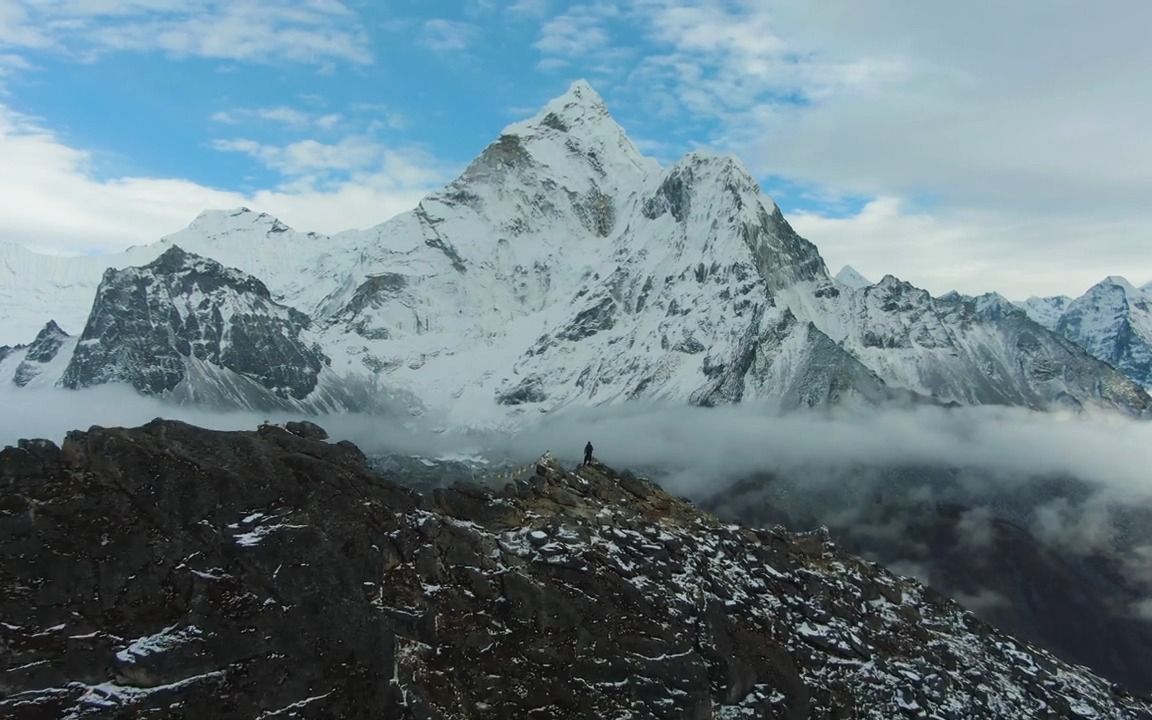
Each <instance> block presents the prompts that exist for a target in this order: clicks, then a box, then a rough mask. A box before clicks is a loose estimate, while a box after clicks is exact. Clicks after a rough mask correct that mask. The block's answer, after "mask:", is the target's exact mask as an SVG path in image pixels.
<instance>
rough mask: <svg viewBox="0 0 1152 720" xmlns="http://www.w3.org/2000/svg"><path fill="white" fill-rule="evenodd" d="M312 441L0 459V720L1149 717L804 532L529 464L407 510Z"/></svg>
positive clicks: (108, 442)
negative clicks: (3, 650) (0, 651)
mask: <svg viewBox="0 0 1152 720" xmlns="http://www.w3.org/2000/svg"><path fill="white" fill-rule="evenodd" d="M320 437H324V435H323V432H322V431H320V430H319V429H318V428H316V427H315V426H309V425H307V424H300V425H295V424H294V425H293V426H292V432H289V431H286V430H284V429H280V428H277V427H269V426H266V427H264V428H262V429H261V430H259V431H258V432H242V433H221V432H209V431H205V430H200V429H197V428H194V427H192V426H188V425H184V424H181V423H175V422H164V421H154V422H152V423H150V424H148V425H146V426H144V427H142V428H138V429H134V430H125V429H103V428H93V429H91V430H90V431H88V432H74V433H70V434H69V436H68V438H67V439H66V441H65V443H64V446H63V447H62V448H57V447H55V446H54V445H52V444H51V443H48V442H46V441H31V442H25V443H22V444H21V446H20V447H19V448H8V449H5V450H3V451H0V491H2V492H0V497H2V498H4V501H3V502H4V503H5V506H4V509H5V512H4V513H2V514H0V536H2V537H4V538H7V540H6V542H4V543H2V544H0V560H2V562H0V579H2V580H3V582H0V614H2V615H3V617H4V618H5V622H4V623H3V624H0V640H2V641H3V642H4V644H5V647H7V648H9V653H7V654H6V655H5V656H4V657H3V658H2V659H0V663H3V665H4V667H3V669H4V671H5V672H4V673H3V680H0V713H3V714H4V715H5V716H6V717H14V718H33V717H50V716H64V715H67V714H70V713H71V714H73V715H74V716H77V717H147V716H150V715H161V714H172V713H179V714H181V715H186V716H195V717H217V718H224V719H227V718H252V717H259V716H263V717H273V716H276V715H284V716H294V717H299V718H322V717H345V718H361V717H364V718H367V717H394V718H486V717H531V716H532V715H534V714H537V715H540V714H543V715H549V714H551V715H552V716H557V717H559V716H564V717H569V716H570V717H646V718H730V717H742V716H759V717H789V718H791V717H796V718H804V717H849V716H851V717H860V718H891V717H902V716H919V717H929V716H936V717H948V716H953V717H961V716H962V717H966V718H977V719H979V718H1003V717H1018V718H1049V717H1108V718H1133V719H1136V718H1149V717H1152V705H1149V703H1148V702H1146V701H1143V700H1140V699H1138V698H1136V697H1133V696H1131V695H1127V694H1125V693H1123V692H1120V691H1114V690H1113V689H1112V688H1110V686H1109V684H1108V683H1107V682H1105V681H1103V680H1101V679H1100V678H1098V677H1096V676H1094V675H1092V674H1090V673H1089V672H1087V671H1086V670H1084V669H1082V668H1076V667H1073V666H1070V665H1067V664H1065V663H1063V662H1061V661H1059V660H1057V659H1056V658H1054V657H1052V656H1051V655H1049V654H1048V653H1046V652H1044V651H1041V650H1037V649H1036V648H1033V647H1031V646H1029V645H1026V644H1024V643H1020V642H1018V641H1016V640H1013V639H1012V638H1010V637H1008V636H1006V635H1003V634H1002V633H999V632H997V631H996V630H994V629H993V628H991V627H989V626H988V625H985V624H984V623H982V622H980V621H979V620H977V619H976V618H975V617H974V616H973V615H971V614H970V613H968V612H966V611H965V610H964V609H963V608H961V607H960V606H959V605H957V604H956V603H954V602H952V601H950V600H947V599H945V598H943V597H942V596H940V595H938V594H936V593H934V592H932V591H931V590H929V589H927V588H925V587H923V586H920V585H919V584H917V583H915V582H913V581H910V580H907V579H904V578H899V577H896V576H894V575H892V574H890V573H888V572H886V571H884V570H883V569H881V568H880V567H878V566H876V565H874V564H871V563H866V562H863V561H861V560H859V559H857V558H854V557H851V556H848V555H845V554H843V553H841V552H839V551H838V550H837V549H836V548H835V547H834V546H833V545H832V544H831V543H830V542H828V540H827V538H826V537H825V536H823V535H821V534H809V535H793V534H789V533H786V532H784V531H782V530H774V531H771V532H769V531H754V530H748V529H745V528H742V527H740V526H737V525H726V524H722V523H719V522H717V521H716V520H715V519H714V518H712V517H711V516H708V515H705V514H703V513H701V512H699V511H698V510H696V509H695V508H694V507H693V506H691V505H689V504H687V503H685V502H684V501H681V500H678V499H676V498H673V497H671V496H669V495H668V494H666V493H664V492H663V491H661V490H660V489H659V488H658V487H656V486H655V485H653V484H651V483H650V482H647V481H644V480H641V479H638V478H636V477H634V476H631V475H628V474H616V473H614V472H613V471H611V470H610V469H609V468H606V467H604V466H602V465H593V466H591V467H587V468H582V469H580V470H579V471H578V472H575V473H573V472H568V471H566V470H565V469H563V468H562V467H560V466H559V465H558V464H556V463H555V461H553V460H551V459H550V458H549V457H547V456H546V457H545V458H542V459H541V461H540V462H538V463H537V464H536V465H535V466H534V467H530V468H528V469H526V470H525V471H524V472H523V473H522V474H521V475H520V476H519V478H518V479H517V480H516V481H515V482H513V483H510V484H509V485H508V487H507V488H505V489H504V490H502V491H492V490H487V489H484V488H481V487H478V486H466V487H458V488H453V489H445V490H440V491H437V492H436V493H434V494H433V495H432V496H430V497H426V498H420V497H418V496H416V495H414V494H413V493H411V492H410V491H406V490H404V489H402V488H399V487H397V486H395V485H393V484H391V483H389V482H387V481H385V480H382V479H380V478H379V477H376V476H374V475H373V474H372V473H371V472H370V471H368V469H367V468H366V467H365V466H364V462H363V460H364V458H363V456H362V455H361V454H360V453H359V451H358V450H357V449H356V448H355V446H352V445H350V444H348V443H338V444H335V445H330V444H327V443H325V442H322V441H321V440H319V439H317V438H320ZM157 538H163V542H157ZM94 568H99V572H94Z"/></svg>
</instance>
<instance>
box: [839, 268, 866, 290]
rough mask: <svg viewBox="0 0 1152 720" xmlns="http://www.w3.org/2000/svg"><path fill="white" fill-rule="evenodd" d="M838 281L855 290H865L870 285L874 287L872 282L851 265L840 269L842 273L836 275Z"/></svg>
mask: <svg viewBox="0 0 1152 720" xmlns="http://www.w3.org/2000/svg"><path fill="white" fill-rule="evenodd" d="M836 281H837V282H839V283H840V284H842V285H847V286H848V287H850V288H852V289H853V290H863V289H864V288H866V287H868V286H869V285H874V284H875V283H873V282H872V281H871V280H869V279H868V278H866V277H864V276H863V275H861V274H860V273H859V272H857V271H856V268H854V267H852V266H851V265H845V266H844V267H842V268H840V272H838V273H836Z"/></svg>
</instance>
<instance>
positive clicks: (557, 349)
mask: <svg viewBox="0 0 1152 720" xmlns="http://www.w3.org/2000/svg"><path fill="white" fill-rule="evenodd" d="M177 242H179V246H180V247H181V248H183V249H184V250H186V251H188V252H192V253H195V254H198V255H201V256H202V257H210V258H213V259H215V260H216V261H219V262H221V263H223V264H225V265H226V266H232V267H236V268H238V269H239V270H241V271H243V272H246V273H248V274H250V275H253V276H255V277H258V278H259V279H260V281H261V282H262V283H264V287H265V288H266V290H267V300H268V301H271V302H273V303H275V304H278V305H281V306H284V307H286V308H292V309H294V310H293V311H300V312H301V313H303V314H305V315H307V316H308V317H309V318H310V320H311V322H312V325H311V329H310V330H309V332H311V333H314V335H313V336H310V337H311V339H310V341H309V342H311V341H312V340H314V341H315V342H316V343H318V345H319V346H320V348H321V351H319V352H322V354H323V355H324V356H325V357H327V358H329V359H330V364H329V365H327V367H328V368H329V369H330V370H331V375H332V376H333V377H337V378H342V379H344V380H347V381H348V382H351V383H352V384H355V385H359V386H363V387H372V388H379V389H380V390H379V392H381V393H386V394H389V395H391V396H395V397H398V398H402V399H403V404H404V407H405V408H406V409H408V410H411V411H414V412H417V413H421V414H424V415H426V416H430V417H433V418H435V419H436V420H438V421H442V422H444V423H447V424H452V425H469V426H475V425H484V426H491V425H504V424H508V423H512V424H516V423H523V422H527V421H530V419H531V418H533V417H537V416H539V414H540V413H550V412H556V411H559V410H562V409H563V408H566V407H569V406H588V405H602V404H611V403H621V402H628V401H633V400H649V401H651V400H659V401H670V402H699V403H702V404H716V403H720V402H741V401H749V400H756V401H766V402H767V403H768V404H771V405H775V406H777V407H780V408H782V409H790V408H794V407H797V406H801V407H807V406H811V405H820V404H827V403H833V402H844V401H847V402H856V401H866V402H875V401H877V400H880V399H884V398H891V397H896V396H899V397H908V396H917V395H923V396H932V397H934V398H935V399H936V400H937V401H939V402H958V403H1007V404H1017V405H1024V406H1027V407H1035V408H1050V407H1076V408H1091V407H1102V408H1108V409H1119V410H1121V411H1123V412H1127V413H1130V414H1135V415H1139V414H1141V413H1144V412H1146V411H1147V410H1148V408H1149V406H1150V405H1152V400H1150V399H1149V398H1148V397H1147V395H1146V394H1145V393H1144V392H1143V391H1142V390H1140V389H1139V388H1136V387H1130V385H1131V383H1129V384H1128V385H1125V383H1124V380H1123V378H1119V377H1118V376H1116V373H1115V372H1114V371H1113V370H1111V369H1110V368H1108V367H1106V366H1105V365H1104V364H1103V363H1099V362H1093V361H1091V360H1090V359H1085V358H1084V357H1082V356H1081V354H1078V353H1077V352H1076V351H1075V350H1074V349H1072V348H1070V347H1069V346H1068V344H1067V342H1066V341H1064V340H1063V339H1060V338H1057V337H1055V336H1053V335H1052V334H1051V333H1049V332H1048V331H1046V330H1045V329H1044V328H1041V327H1039V326H1036V325H1034V324H1031V323H1028V322H1027V320H1026V318H1023V316H1022V315H1021V316H1019V317H1017V316H1016V315H1014V314H1013V313H1011V312H1009V311H1008V310H1005V309H995V310H990V309H989V308H992V307H993V306H996V307H997V308H998V307H999V306H998V305H997V304H996V303H995V302H991V301H989V300H987V299H979V300H964V301H960V300H957V299H951V300H950V299H947V298H944V299H933V298H931V297H930V296H928V294H927V293H925V292H923V291H921V290H917V289H915V288H912V287H911V286H910V285H907V284H906V283H900V282H899V281H897V280H896V279H894V278H885V280H884V281H882V282H881V283H879V284H876V285H870V284H869V285H866V286H865V287H862V288H857V289H853V288H852V287H850V286H846V285H845V284H844V283H835V282H834V281H833V280H832V279H831V278H830V277H829V275H828V272H827V268H826V267H825V264H824V261H823V259H822V258H821V256H820V254H819V252H818V251H817V249H816V247H815V246H814V245H812V244H811V243H809V242H808V241H806V240H805V239H803V238H801V237H800V236H799V235H797V234H796V233H795V231H794V230H793V229H792V228H791V226H790V225H789V224H788V222H787V221H786V220H785V218H784V217H783V215H782V213H781V212H780V210H779V208H777V207H776V205H775V204H774V203H773V202H772V201H771V200H770V199H769V198H767V197H766V196H764V195H763V193H762V192H761V190H760V188H759V186H758V185H757V184H756V182H755V181H754V180H753V179H752V178H751V176H750V175H749V173H748V171H747V170H746V169H745V168H744V167H743V166H742V165H741V164H740V162H739V161H738V160H736V159H734V158H731V157H723V156H716V155H712V154H708V153H702V152H695V153H690V154H689V155H687V156H685V157H684V158H682V159H681V160H679V161H678V162H676V163H674V164H672V165H671V166H669V167H661V166H660V165H659V164H658V163H656V162H655V161H653V160H650V159H648V158H645V157H643V156H642V155H641V154H640V153H639V151H638V150H637V149H636V147H635V146H634V145H633V144H632V142H631V141H630V140H629V139H628V137H627V135H626V133H625V132H624V130H623V129H622V128H621V127H620V126H619V125H618V124H617V123H616V122H615V121H614V120H613V119H612V117H611V115H610V114H609V112H608V110H607V108H606V107H605V105H604V103H603V101H602V99H601V98H600V97H599V96H598V95H597V94H596V93H595V91H594V90H593V89H592V88H591V87H590V86H588V85H587V83H584V82H582V81H581V82H577V83H574V84H573V85H572V87H571V88H570V89H569V90H568V92H567V93H565V94H564V95H563V96H561V97H559V98H557V99H555V100H553V101H551V102H550V103H548V104H547V105H546V106H545V107H544V108H543V109H542V110H541V111H540V112H539V113H537V115H536V116H534V117H533V118H530V119H528V120H525V121H522V122H518V123H514V124H512V125H510V126H508V127H507V128H505V129H504V131H503V132H502V133H501V135H500V136H499V137H498V138H497V139H496V141H494V142H493V143H491V144H490V145H489V146H488V147H487V148H486V149H485V150H484V151H483V152H482V153H481V154H480V155H479V156H478V157H477V158H476V159H475V160H474V161H473V162H472V163H471V164H470V165H469V166H468V167H467V168H466V169H465V170H464V172H463V173H462V174H461V175H460V177H459V178H457V179H456V180H455V181H453V182H452V183H450V184H449V185H448V186H447V187H445V188H444V189H443V190H441V191H438V192H435V193H432V194H431V195H429V196H428V197H426V198H425V199H424V200H423V201H422V202H421V203H420V204H419V205H418V207H416V208H415V209H414V210H413V211H411V212H408V213H404V214H402V215H399V216H397V217H396V218H393V219H392V220H389V221H388V222H385V223H383V224H381V225H379V226H377V227H375V228H371V229H369V230H365V231H352V232H347V233H339V234H337V235H334V236H331V237H326V236H319V235H315V234H310V233H308V234H305V233H298V232H296V231H293V230H292V229H290V228H287V227H286V226H284V225H283V224H282V223H280V222H279V221H277V220H276V219H275V218H271V217H269V216H266V215H262V214H261V215H258V214H255V213H252V212H250V211H247V210H243V209H241V210H238V211H234V212H209V213H204V214H202V215H201V216H200V217H199V218H197V220H196V221H195V222H194V223H193V224H192V225H191V226H190V227H189V228H187V229H186V230H184V231H181V232H179V233H176V234H174V235H172V236H169V237H167V238H165V239H163V240H162V241H161V242H160V243H158V244H157V245H154V246H149V247H147V248H133V249H132V250H130V251H128V252H127V253H125V254H123V255H120V256H117V257H115V258H111V259H110V260H109V262H111V263H112V264H113V266H114V267H117V268H119V267H122V266H123V264H124V263H130V264H131V265H133V266H135V265H137V264H139V263H138V262H137V260H136V259H138V258H145V259H146V261H151V260H153V259H154V258H155V257H156V256H158V255H159V254H160V253H161V252H167V251H168V250H170V249H171V248H172V247H175V245H176V243H177ZM21 262H22V263H24V265H25V266H26V267H27V268H28V273H32V274H36V273H38V272H39V273H41V274H42V275H43V277H45V278H48V279H52V278H63V280H60V281H59V282H57V283H56V284H58V285H62V284H65V281H67V283H71V284H70V285H68V288H69V289H68V290H67V292H66V293H62V296H64V295H67V296H68V297H73V298H75V297H79V295H81V294H83V293H82V291H84V288H86V287H87V286H86V285H84V283H89V282H91V283H94V282H95V281H94V280H92V279H91V277H90V272H91V265H90V263H89V259H68V260H59V259H57V260H53V261H51V262H49V261H46V260H44V261H42V260H36V262H32V261H31V260H28V259H27V258H25V259H24V260H22V261H21ZM37 263H40V264H44V263H47V264H46V265H44V267H43V268H40V267H39V265H37ZM37 268H39V269H37ZM45 268H47V269H45ZM18 275H19V273H18ZM165 282H170V281H168V280H166V281H165ZM861 282H864V281H863V280H862V279H858V280H857V281H856V284H860V283H861ZM18 284H19V285H20V286H21V287H31V286H36V287H38V288H39V287H40V284H38V283H37V282H34V281H33V280H31V279H28V278H25V277H24V276H23V275H20V280H19V283H18ZM94 287H95V286H94V285H93V288H94ZM38 292H41V294H43V290H42V289H41V290H38ZM85 292H86V291H85ZM93 292H94V291H93ZM30 297H39V296H36V295H34V294H33V295H30ZM12 300H13V302H14V303H16V304H17V305H19V304H20V303H23V302H25V301H23V300H21V299H20V298H18V297H16V294H15V293H14V294H13V298H12ZM171 301H172V303H175V305H180V306H187V307H191V306H192V305H194V304H195V303H196V302H198V299H197V298H196V297H194V296H192V295H189V296H184V297H180V298H177V297H176V296H175V295H173V296H172V298H171ZM165 302H167V301H165ZM262 302H263V301H262ZM265 304H266V303H265ZM22 307H23V309H22V310H21V309H12V308H9V309H8V310H6V311H4V312H8V313H10V314H15V315H19V316H20V317H22V318H25V320H21V322H26V321H27V317H30V316H31V315H33V314H35V313H37V312H40V311H39V310H38V309H35V307H34V306H33V307H29V306H27V305H24V306H22ZM53 307H54V306H53ZM268 307H271V306H268ZM278 312H287V310H285V309H284V308H283V307H282V308H281V309H280V310H276V311H274V313H273V314H275V313H278ZM71 314H72V315H73V316H74V315H75V311H72V313H71ZM56 317H57V319H61V318H62V317H63V316H62V315H57V316H56ZM141 317H143V316H141ZM45 319H46V318H41V319H40V320H39V323H43V322H44V320H45ZM61 322H64V321H63V320H61ZM101 322H105V323H107V322H108V321H107V319H105V320H103V321H101ZM269 322H271V323H272V324H273V325H275V324H278V323H280V320H278V319H275V318H273V319H271V320H270V321H269ZM64 326H65V327H69V325H68V324H67V323H64ZM153 331H154V328H153V326H152V325H150V324H149V323H145V322H141V323H137V324H134V325H132V329H131V332H140V333H143V334H148V333H151V332H153ZM29 334H30V333H29ZM162 334H163V333H162ZM19 339H20V340H26V338H19ZM139 342H141V343H143V344H144V345H147V346H151V345H152V342H151V341H149V340H147V339H139ZM85 347H87V346H86V345H83V344H82V345H81V348H85ZM88 352H90V351H88V350H85V351H84V353H88ZM165 352H167V353H168V354H169V356H170V359H171V361H172V363H173V364H174V366H177V365H179V366H182V367H183V365H184V363H183V361H177V360H176V359H174V358H171V354H172V352H175V353H176V355H180V354H181V353H180V352H178V351H176V350H172V349H171V348H169V349H168V350H165ZM273 355H274V356H276V354H275V353H274V354H273ZM77 362H79V363H83V362H86V360H85V359H84V357H83V354H82V356H81V358H80V359H79V360H78V361H77ZM290 364H292V363H290ZM218 367H227V366H226V365H224V366H221V365H220V364H219V363H218V362H216V360H213V361H212V362H210V363H208V364H207V365H205V364H203V363H200V364H195V367H192V366H189V367H187V368H185V370H186V371H187V372H188V373H189V374H195V373H196V372H201V373H202V374H205V377H204V378H203V381H202V382H199V383H198V385H199V386H200V387H209V386H210V387H213V388H215V390H214V391H212V392H211V393H209V396H208V397H209V399H211V400H213V401H220V402H226V401H227V395H228V394H229V393H237V394H238V397H237V398H236V399H235V402H234V403H233V404H237V405H240V406H245V407H247V406H252V405H253V401H251V400H250V399H248V398H247V395H248V394H249V393H248V389H247V388H248V385H247V383H246V382H245V381H243V380H238V379H237V378H236V377H235V376H233V375H228V376H227V377H224V378H220V377H217V376H216V375H217V370H216V368H218ZM270 371H273V370H270ZM182 372H183V371H182ZM309 372H311V371H309ZM254 373H255V374H259V371H258V370H257V369H256V368H254V367H247V368H245V369H243V370H242V372H241V375H242V376H243V377H248V376H252V375H253V374H254ZM162 374H163V373H162ZM113 377H114V374H109V375H100V374H98V373H97V374H93V375H92V376H91V379H92V382H102V381H106V380H110V379H113ZM169 379H170V378H169ZM67 384H68V386H70V387H75V386H79V385H83V384H85V383H82V382H77V381H76V379H75V378H74V377H73V376H72V375H70V376H69V380H68V383H67ZM150 384H151V381H149V382H142V383H141V382H137V383H136V385H137V386H138V387H140V386H148V385H150ZM162 384H165V386H166V387H167V386H168V385H170V384H171V383H169V382H168V380H164V381H163V383H162ZM258 384H259V383H258ZM272 384H273V385H275V384H276V383H275V382H273V383H272ZM268 387H270V386H268V385H267V384H264V388H265V390H266V389H268ZM277 387H282V386H277ZM166 391H170V390H166ZM254 391H255V392H256V394H257V395H258V396H261V397H263V394H262V393H263V391H261V390H259V389H255V390H254ZM273 395H275V396H279V397H282V394H281V395H277V393H273ZM183 397H184V398H185V399H193V398H200V397H202V396H201V395H196V394H195V393H193V394H191V395H189V394H185V395H184V396H183ZM293 398H294V400H301V398H299V397H296V395H293ZM282 399H283V397H282ZM345 400H346V399H341V400H339V401H338V402H337V401H335V400H334V401H332V402H328V401H325V402H323V403H320V406H324V407H337V406H348V405H349V404H355V403H354V402H353V403H349V402H345ZM366 401H367V399H366V398H364V397H362V398H360V402H361V404H365V403H366ZM261 403H262V404H265V405H266V404H268V403H267V402H265V401H263V400H262V401H261ZM297 405H298V403H293V406H294V407H295V406H297ZM308 407H314V406H313V405H308Z"/></svg>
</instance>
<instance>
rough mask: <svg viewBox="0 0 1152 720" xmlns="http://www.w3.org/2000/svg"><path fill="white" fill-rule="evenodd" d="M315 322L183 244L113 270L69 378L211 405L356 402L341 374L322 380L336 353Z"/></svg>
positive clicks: (72, 382) (73, 383)
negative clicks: (315, 331) (328, 352)
mask: <svg viewBox="0 0 1152 720" xmlns="http://www.w3.org/2000/svg"><path fill="white" fill-rule="evenodd" d="M310 327H311V321H310V320H309V318H308V317H307V316H306V315H304V314H303V313H301V312H299V311H297V310H295V309H294V308H290V307H285V306H283V305H279V304H278V303H276V302H275V301H274V300H272V297H271V294H270V293H269V292H268V289H267V287H265V285H264V284H263V283H262V282H261V281H260V280H258V279H256V278H255V277H252V276H251V275H247V274H246V273H243V272H241V271H239V270H235V269H230V268H225V267H223V266H222V265H220V264H219V263H217V262H215V261H214V260H209V259H206V258H202V257H199V256H197V255H194V254H191V253H186V252H184V251H183V250H182V249H180V248H179V247H178V246H175V245H174V246H172V247H170V248H169V249H168V250H166V251H165V252H164V254H162V255H161V256H160V257H158V258H157V259H156V260H154V261H152V262H151V263H149V264H148V265H145V266H143V267H139V268H129V269H127V270H115V269H109V270H108V271H107V272H106V273H105V274H104V279H103V281H102V282H101V283H100V288H99V291H98V292H97V296H96V301H95V303H94V304H93V307H92V313H91V315H90V316H89V319H88V324H87V325H86V326H85V328H84V333H83V334H82V335H81V337H80V342H79V345H78V346H77V348H76V350H75V352H74V354H73V355H72V358H71V360H70V362H69V363H68V366H67V368H66V369H65V370H64V373H63V376H62V379H61V384H62V385H63V386H64V387H67V388H73V389H75V388H82V387H89V386H92V385H99V384H103V383H108V382H123V383H127V384H129V385H131V386H132V387H134V388H135V389H136V390H137V391H139V392H141V393H144V394H147V395H162V396H165V397H172V398H174V399H177V400H183V401H190V402H199V403H203V404H209V405H213V404H216V405H218V404H229V405H239V406H241V407H258V408H267V407H279V408H281V409H293V408H295V409H312V410H316V411H319V410H324V409H347V405H348V403H347V402H344V398H343V397H342V396H341V395H342V394H341V393H340V391H339V387H338V384H335V383H333V385H336V387H335V391H333V389H332V388H330V387H322V385H323V382H324V380H325V370H326V369H327V365H328V363H329V359H328V358H327V357H326V356H325V355H324V354H323V352H322V351H321V350H320V348H319V346H318V345H316V343H315V340H314V337H313V336H311V334H310V332H309V330H310ZM38 340H39V338H38ZM33 347H35V344H34V345H33ZM17 372H19V370H18V371H17Z"/></svg>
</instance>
